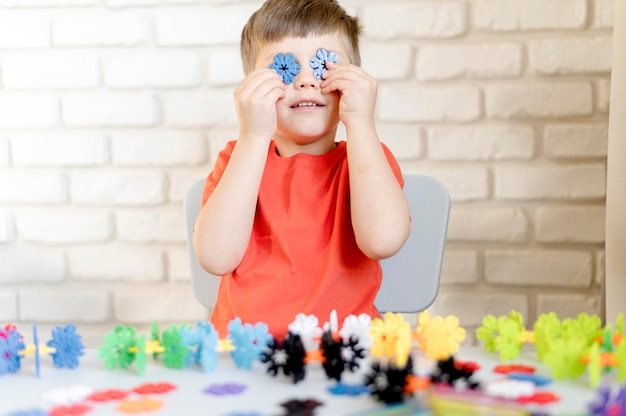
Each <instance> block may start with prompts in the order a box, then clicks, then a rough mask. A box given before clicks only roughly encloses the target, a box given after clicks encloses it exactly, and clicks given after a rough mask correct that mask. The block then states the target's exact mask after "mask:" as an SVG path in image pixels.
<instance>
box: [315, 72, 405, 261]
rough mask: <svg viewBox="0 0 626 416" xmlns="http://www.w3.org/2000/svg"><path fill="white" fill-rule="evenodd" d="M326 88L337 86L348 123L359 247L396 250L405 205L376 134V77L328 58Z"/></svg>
mask: <svg viewBox="0 0 626 416" xmlns="http://www.w3.org/2000/svg"><path fill="white" fill-rule="evenodd" d="M328 66H329V71H326V72H325V73H324V81H323V82H322V88H323V90H322V91H323V92H324V93H330V92H332V91H339V92H340V94H341V99H340V102H339V117H340V119H341V121H342V122H343V123H344V125H345V126H346V135H347V137H346V139H347V140H346V141H347V143H346V146H347V152H348V169H349V173H350V204H351V214H352V226H353V228H354V234H355V236H356V241H357V244H358V246H359V248H360V249H361V251H363V253H365V255H367V256H368V257H370V258H374V259H381V258H386V257H389V256H392V255H394V254H395V253H396V252H397V251H398V250H400V248H401V247H402V245H403V244H404V242H405V241H406V239H407V237H408V235H409V232H410V229H411V224H410V221H411V220H410V213H409V205H408V203H407V201H406V198H405V196H404V193H403V191H402V188H401V187H400V185H399V184H398V181H397V179H396V177H395V175H394V173H393V171H392V170H391V167H390V166H389V162H388V161H387V158H386V156H385V153H384V150H383V148H382V146H381V143H380V141H379V139H378V135H377V134H376V128H375V125H374V110H375V105H376V94H377V82H376V80H375V79H374V78H372V77H371V76H370V75H368V74H367V73H365V72H364V71H363V70H362V69H361V68H359V67H357V66H355V65H336V64H332V63H330V64H328Z"/></svg>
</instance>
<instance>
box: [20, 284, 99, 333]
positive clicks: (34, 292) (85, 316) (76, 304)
mask: <svg viewBox="0 0 626 416" xmlns="http://www.w3.org/2000/svg"><path fill="white" fill-rule="evenodd" d="M19 302H20V304H19V306H20V319H21V320H23V321H37V322H54V323H59V324H65V323H68V322H73V323H80V322H105V321H106V320H107V319H108V318H109V315H110V310H109V293H108V292H107V291H104V290H101V289H83V288H77V287H71V286H67V287H59V288H50V287H46V288H45V289H44V288H28V289H22V290H20V294H19Z"/></svg>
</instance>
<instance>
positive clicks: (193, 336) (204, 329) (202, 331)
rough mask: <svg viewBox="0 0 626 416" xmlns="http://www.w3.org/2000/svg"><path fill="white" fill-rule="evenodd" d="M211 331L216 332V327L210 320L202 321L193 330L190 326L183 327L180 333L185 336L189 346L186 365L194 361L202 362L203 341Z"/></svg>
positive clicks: (184, 341)
mask: <svg viewBox="0 0 626 416" xmlns="http://www.w3.org/2000/svg"><path fill="white" fill-rule="evenodd" d="M211 332H215V328H214V327H213V324H211V323H210V322H202V321H200V322H198V323H197V325H196V327H195V328H194V329H193V330H192V329H191V328H189V327H183V328H181V331H180V334H181V335H182V337H183V344H185V345H186V346H187V348H189V355H187V357H186V358H185V360H186V363H185V365H189V364H190V363H191V362H192V361H193V363H194V364H196V365H201V364H202V353H203V351H202V349H203V341H204V338H205V337H206V336H207V335H208V334H210V333H211Z"/></svg>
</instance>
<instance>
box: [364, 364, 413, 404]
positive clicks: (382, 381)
mask: <svg viewBox="0 0 626 416" xmlns="http://www.w3.org/2000/svg"><path fill="white" fill-rule="evenodd" d="M411 374H413V361H412V360H411V357H409V359H408V361H407V363H406V365H405V366H404V367H398V366H396V365H393V364H385V363H383V364H381V363H380V362H375V363H373V364H372V368H371V371H370V372H369V373H367V374H366V375H365V384H366V385H367V386H368V387H369V388H370V391H371V392H372V396H374V397H376V398H377V399H378V400H380V401H382V402H384V403H386V404H392V403H399V402H401V401H403V400H404V398H405V397H406V395H407V393H406V392H405V390H404V387H405V386H406V382H407V381H406V380H407V377H408V376H409V375H411Z"/></svg>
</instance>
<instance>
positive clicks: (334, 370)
mask: <svg viewBox="0 0 626 416" xmlns="http://www.w3.org/2000/svg"><path fill="white" fill-rule="evenodd" d="M357 345H358V340H357V339H355V338H353V339H350V340H348V341H343V340H342V339H340V338H339V339H335V338H334V337H333V334H332V333H331V332H330V331H326V332H324V335H322V344H321V350H322V356H323V358H324V359H323V360H322V367H323V368H324V371H325V372H326V376H327V377H328V378H332V379H335V380H337V381H341V374H342V373H343V371H344V370H345V369H348V370H350V371H354V370H355V369H357V368H359V362H358V360H360V359H362V358H364V357H365V350H364V349H363V348H359V347H358V346H357Z"/></svg>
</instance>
